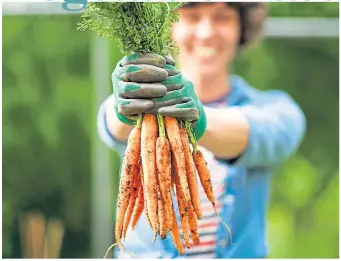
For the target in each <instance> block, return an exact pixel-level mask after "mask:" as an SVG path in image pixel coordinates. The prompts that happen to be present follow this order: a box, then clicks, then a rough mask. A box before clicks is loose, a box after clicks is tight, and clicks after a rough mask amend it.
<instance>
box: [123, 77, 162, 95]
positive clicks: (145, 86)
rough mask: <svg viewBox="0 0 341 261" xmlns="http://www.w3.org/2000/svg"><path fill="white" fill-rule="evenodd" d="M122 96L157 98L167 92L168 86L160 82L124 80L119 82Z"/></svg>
mask: <svg viewBox="0 0 341 261" xmlns="http://www.w3.org/2000/svg"><path fill="white" fill-rule="evenodd" d="M118 84H119V89H120V94H119V95H120V96H121V97H122V98H157V97H162V96H164V95H165V94H166V93H167V88H166V86H164V85H162V84H160V83H153V84H150V83H136V82H123V81H120V82H119V83H118Z"/></svg>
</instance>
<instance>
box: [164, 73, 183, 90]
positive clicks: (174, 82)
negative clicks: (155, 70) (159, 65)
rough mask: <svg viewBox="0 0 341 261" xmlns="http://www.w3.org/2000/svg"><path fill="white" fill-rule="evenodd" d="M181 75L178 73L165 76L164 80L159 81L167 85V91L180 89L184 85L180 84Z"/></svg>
mask: <svg viewBox="0 0 341 261" xmlns="http://www.w3.org/2000/svg"><path fill="white" fill-rule="evenodd" d="M182 82H183V80H182V76H181V74H180V73H178V74H176V75H172V76H169V77H167V79H166V80H164V81H163V82H161V83H162V84H163V85H164V86H166V87H167V91H169V92H170V91H174V90H180V89H181V88H182V87H183V86H184V85H183V84H182Z"/></svg>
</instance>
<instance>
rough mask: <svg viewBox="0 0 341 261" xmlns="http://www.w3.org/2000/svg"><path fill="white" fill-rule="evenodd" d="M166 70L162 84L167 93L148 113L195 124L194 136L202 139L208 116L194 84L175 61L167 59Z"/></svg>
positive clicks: (155, 100)
mask: <svg viewBox="0 0 341 261" xmlns="http://www.w3.org/2000/svg"><path fill="white" fill-rule="evenodd" d="M164 68H165V69H166V70H167V72H168V77H167V79H166V80H164V81H162V82H161V84H163V85H164V86H166V87H167V93H166V94H165V95H164V96H162V97H159V98H155V99H154V103H155V105H154V107H153V108H152V109H151V110H149V111H147V113H148V112H157V113H159V114H160V115H163V116H170V117H175V118H178V119H181V120H187V121H190V122H192V123H193V130H194V134H195V136H196V138H197V139H200V138H201V137H202V135H203V134H204V132H205V130H206V114H205V111H204V108H203V105H202V103H201V102H200V101H199V99H198V98H197V96H196V94H195V90H194V86H193V84H192V82H190V81H189V80H187V79H186V78H185V77H184V75H183V74H182V73H181V72H179V71H178V70H177V69H176V68H175V63H174V61H173V60H172V59H171V58H170V57H167V58H166V65H165V66H164Z"/></svg>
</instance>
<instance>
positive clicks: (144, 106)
mask: <svg viewBox="0 0 341 261" xmlns="http://www.w3.org/2000/svg"><path fill="white" fill-rule="evenodd" d="M178 12H179V21H178V22H177V23H175V24H173V26H172V28H171V29H172V39H173V40H174V41H175V42H176V44H177V45H178V46H179V49H180V53H179V55H178V56H177V57H176V58H177V60H178V61H179V64H180V66H179V67H178V68H180V69H179V70H177V69H176V67H175V66H174V61H173V60H172V59H170V57H161V56H158V55H156V54H150V53H149V54H141V53H140V54H139V53H135V54H132V55H128V56H126V57H124V58H123V59H122V60H121V61H120V62H119V63H118V64H117V67H116V69H115V71H114V72H113V76H112V79H113V89H114V93H113V94H112V95H110V97H108V98H107V99H106V100H105V101H104V102H103V104H102V105H101V108H100V110H99V113H98V132H99V135H100V137H101V138H102V140H103V141H104V142H105V143H106V144H107V145H108V146H109V147H111V148H114V149H116V150H118V151H119V152H120V155H121V157H122V156H123V155H124V150H125V148H126V142H127V138H128V136H129V133H130V131H131V129H132V128H133V126H132V123H133V117H134V116H135V115H136V114H138V113H144V112H158V113H160V114H161V115H164V116H173V117H178V118H182V119H187V120H190V121H192V122H193V126H194V131H195V134H196V137H197V139H198V144H199V147H200V149H201V150H202V151H203V152H204V156H205V158H206V160H207V163H208V167H209V169H210V171H211V179H212V184H213V190H214V195H215V199H216V207H217V210H218V213H219V214H220V216H221V218H222V220H223V221H224V222H225V223H226V224H227V225H228V226H229V228H230V229H231V232H232V243H231V242H230V241H231V237H230V234H229V233H228V230H227V229H226V228H225V227H224V225H223V224H222V222H220V220H219V218H218V217H217V216H216V215H215V213H214V210H213V207H212V206H211V204H210V202H209V201H208V200H207V198H206V195H205V193H204V191H203V189H202V187H201V185H199V186H198V187H199V193H200V200H201V207H202V211H203V218H202V219H200V220H199V221H198V230H199V235H200V245H197V246H194V245H191V248H190V249H187V248H185V255H180V254H179V253H178V251H177V250H176V249H175V246H174V245H173V243H172V240H171V238H170V236H167V238H166V239H165V240H160V239H159V238H158V239H157V241H156V242H155V244H154V245H153V244H152V239H153V231H152V229H150V227H149V225H148V223H147V221H146V218H145V216H144V215H143V216H142V217H141V218H140V220H139V222H138V224H137V226H136V227H135V229H134V230H133V231H131V230H129V231H128V232H127V237H126V239H125V247H126V248H127V249H129V251H131V252H132V253H133V254H135V256H136V257H138V258H265V257H266V256H267V255H268V246H267V241H266V214H267V208H268V204H269V197H270V192H269V191H270V180H271V174H272V173H273V171H274V168H275V167H276V166H278V165H279V164H281V163H282V162H284V161H285V160H286V159H288V157H290V156H291V155H292V154H293V153H294V152H295V151H296V150H297V148H298V147H299V145H300V143H301V141H302V139H303V137H304V134H305V130H306V120H305V116H304V113H303V112H302V110H301V109H300V107H299V105H298V104H296V102H295V101H294V100H293V99H292V98H291V97H290V96H289V95H288V94H287V93H285V92H284V91H281V90H267V91H261V90H258V89H256V88H254V87H252V86H251V85H249V83H248V82H247V81H246V80H244V79H243V78H242V77H240V76H237V75H232V74H231V73H230V66H231V65H232V63H233V61H234V59H235V57H236V56H237V55H238V54H239V53H240V52H241V51H242V50H243V49H245V48H246V47H248V46H250V44H252V43H255V42H257V41H259V39H260V38H261V35H262V28H263V24H264V21H265V19H266V16H267V8H266V5H265V4H264V3H255V2H253V3H242V2H234V3H224V2H220V3H213V2H210V3H194V2H191V3H188V4H186V5H184V6H182V7H181V8H180V9H179V10H178ZM264 77H266V75H264ZM179 227H180V224H179ZM116 254H118V257H119V258H123V257H129V256H128V255H127V254H126V253H125V251H119V252H116Z"/></svg>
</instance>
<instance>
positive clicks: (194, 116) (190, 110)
mask: <svg viewBox="0 0 341 261" xmlns="http://www.w3.org/2000/svg"><path fill="white" fill-rule="evenodd" d="M181 105H182V104H177V105H172V106H168V107H162V108H160V109H159V110H158V113H159V114H160V115H162V116H170V117H175V118H179V119H186V120H189V121H197V120H198V119H199V111H198V110H197V109H196V108H195V107H186V105H184V106H185V107H182V106H181Z"/></svg>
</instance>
